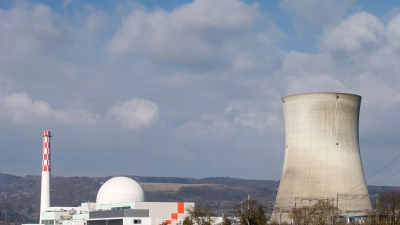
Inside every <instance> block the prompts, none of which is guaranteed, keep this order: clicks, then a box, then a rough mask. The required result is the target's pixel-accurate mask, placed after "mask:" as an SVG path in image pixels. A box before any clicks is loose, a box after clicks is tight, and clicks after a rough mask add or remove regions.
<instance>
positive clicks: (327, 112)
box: [272, 93, 372, 223]
mask: <svg viewBox="0 0 400 225" xmlns="http://www.w3.org/2000/svg"><path fill="white" fill-rule="evenodd" d="M360 104H361V96H358V95H353V94H346V93H308V94H298V95H290V96H286V97H283V98H282V105H283V114H284V119H285V134H286V140H285V158H284V162H283V170H282V176H281V180H280V184H279V189H278V194H277V197H276V202H275V206H274V212H273V216H272V219H273V220H276V221H279V222H280V223H281V222H290V219H289V217H288V215H289V213H290V211H291V210H292V209H293V208H300V207H303V206H310V205H312V204H315V203H316V202H318V201H320V200H327V201H329V202H331V203H332V204H333V205H334V206H335V207H337V208H338V209H339V210H340V211H341V212H342V213H344V214H346V213H347V214H349V215H350V213H354V214H356V215H359V214H364V215H365V213H366V212H367V211H370V210H372V207H371V202H370V199H369V195H368V190H367V185H366V182H365V177H364V171H363V168H362V163H361V156H360V147H359V141H358V125H359V113H360Z"/></svg>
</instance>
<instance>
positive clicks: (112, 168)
mask: <svg viewBox="0 0 400 225" xmlns="http://www.w3.org/2000/svg"><path fill="white" fill-rule="evenodd" d="M399 73H400V2H399V1H395V0H387V1H375V0H370V1H368V0H363V1H355V0H324V1H320V0H302V1H295V0H280V1H278V0H270V1H253V0H245V1H240V0H218V1H215V0H194V1H187V0H178V1H164V0H147V1H145V0H136V1H125V0H118V1H114V0H105V1H95V0H80V1H78V0H64V1H52V0H46V1H45V0H43V1H40V0H34V1H24V0H16V1H14V0H12V1H11V0H3V1H0V109H1V110H0V124H1V126H0V143H1V145H0V154H1V157H0V172H1V173H9V174H15V175H22V176H23V175H39V174H40V172H41V169H40V165H41V151H42V149H41V147H42V132H43V130H50V131H51V132H52V133H53V137H52V140H51V141H52V143H51V144H52V146H51V147H52V150H51V151H52V152H51V153H52V156H51V157H52V158H51V159H52V162H51V163H52V174H53V175H56V176H109V175H138V176H169V177H193V178H202V177H211V176H213V177H215V176H228V177H236V178H245V179H263V180H279V179H280V175H281V170H282V164H283V157H284V141H285V137H284V135H285V133H284V132H285V131H284V121H283V112H282V105H281V100H280V99H281V97H283V96H286V95H290V94H298V93H308V92H347V93H353V94H357V95H361V96H362V103H361V112H360V127H359V135H360V151H361V157H362V161H363V167H364V173H365V177H366V178H367V183H368V184H370V185H398V186H400V159H397V158H396V157H398V156H400V132H399V128H400V119H399V115H400V114H399V111H400V75H399ZM389 163H390V164H389ZM388 164H389V165H388ZM382 168H383V169H382ZM381 169H382V170H381ZM378 171H379V172H378ZM377 172H378V173H377ZM375 173H376V175H374V174H375Z"/></svg>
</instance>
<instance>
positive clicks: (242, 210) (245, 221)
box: [232, 199, 267, 225]
mask: <svg viewBox="0 0 400 225" xmlns="http://www.w3.org/2000/svg"><path fill="white" fill-rule="evenodd" d="M265 210H266V207H265V206H264V205H263V204H261V203H259V202H258V201H257V200H256V199H246V200H244V201H242V202H241V203H239V204H235V205H234V206H233V207H232V211H233V213H234V214H235V215H236V216H237V217H239V219H240V221H239V223H240V225H264V224H266V222H267V219H266V217H265Z"/></svg>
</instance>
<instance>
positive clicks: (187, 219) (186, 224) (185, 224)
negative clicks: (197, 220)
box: [183, 216, 194, 225]
mask: <svg viewBox="0 0 400 225" xmlns="http://www.w3.org/2000/svg"><path fill="white" fill-rule="evenodd" d="M193 224H194V223H193V220H192V219H191V218H190V216H187V217H185V219H184V220H183V225H193Z"/></svg>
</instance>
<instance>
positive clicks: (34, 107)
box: [0, 92, 100, 124]
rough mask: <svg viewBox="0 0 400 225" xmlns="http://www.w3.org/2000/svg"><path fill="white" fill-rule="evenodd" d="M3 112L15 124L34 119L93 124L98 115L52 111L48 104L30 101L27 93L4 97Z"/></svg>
mask: <svg viewBox="0 0 400 225" xmlns="http://www.w3.org/2000/svg"><path fill="white" fill-rule="evenodd" d="M0 103H1V105H2V106H3V108H4V110H3V112H2V116H3V117H6V118H9V117H11V119H12V121H14V122H16V123H24V122H31V121H32V120H33V121H34V120H35V119H36V118H41V119H45V120H46V119H47V120H52V119H55V120H59V121H61V122H65V123H83V124H94V123H95V122H96V121H97V120H98V119H99V117H100V116H99V115H97V114H93V113H90V112H88V111H76V110H64V111H63V110H56V109H52V108H51V107H50V105H49V103H47V102H44V101H36V100H32V99H31V98H30V96H29V95H28V94H27V93H24V92H21V93H12V94H10V95H7V94H6V95H4V96H2V98H1V99H0Z"/></svg>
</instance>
